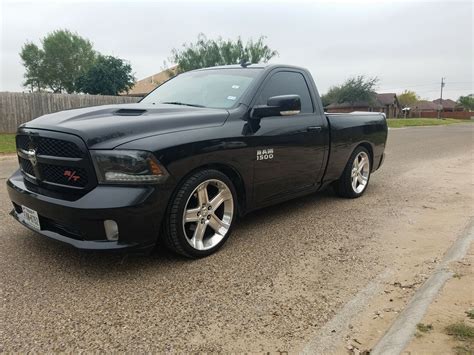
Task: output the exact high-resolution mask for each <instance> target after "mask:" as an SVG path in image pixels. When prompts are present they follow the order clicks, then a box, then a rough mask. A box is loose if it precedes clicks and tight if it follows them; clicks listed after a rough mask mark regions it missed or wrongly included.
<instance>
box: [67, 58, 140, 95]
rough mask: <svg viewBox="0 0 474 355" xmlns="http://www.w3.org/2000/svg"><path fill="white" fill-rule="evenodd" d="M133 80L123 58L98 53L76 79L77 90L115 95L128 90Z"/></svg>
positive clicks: (130, 70)
mask: <svg viewBox="0 0 474 355" xmlns="http://www.w3.org/2000/svg"><path fill="white" fill-rule="evenodd" d="M134 82H135V78H134V76H133V74H132V67H131V65H130V64H128V63H126V62H125V61H124V60H122V59H120V58H116V57H112V56H103V55H99V56H98V58H97V59H96V61H95V62H94V64H92V66H91V67H90V68H89V69H88V70H87V71H86V72H85V73H84V74H82V75H81V76H80V77H79V78H78V80H77V86H76V88H77V91H80V92H84V93H86V94H93V95H97V94H99V95H117V94H119V93H120V92H123V91H127V92H128V90H130V88H131V87H132V86H133V84H134Z"/></svg>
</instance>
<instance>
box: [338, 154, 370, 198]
mask: <svg viewBox="0 0 474 355" xmlns="http://www.w3.org/2000/svg"><path fill="white" fill-rule="evenodd" d="M361 153H365V154H366V156H367V157H368V164H369V167H368V176H367V183H366V184H365V186H364V187H363V189H362V191H356V190H354V188H353V185H352V175H351V174H352V169H353V167H354V160H355V158H356V157H357V156H359V154H361ZM371 169H372V157H371V155H370V153H369V151H368V150H367V149H365V148H364V147H362V146H359V147H357V148H356V149H355V150H354V151H353V152H352V154H351V156H350V158H349V160H348V162H347V164H346V166H345V168H344V171H343V172H342V175H341V177H340V178H339V180H338V181H336V182H335V183H334V190H335V191H336V193H337V194H338V195H339V196H341V197H345V198H357V197H360V196H362V195H363V194H364V192H365V191H366V190H367V187H368V185H369V181H370V175H371Z"/></svg>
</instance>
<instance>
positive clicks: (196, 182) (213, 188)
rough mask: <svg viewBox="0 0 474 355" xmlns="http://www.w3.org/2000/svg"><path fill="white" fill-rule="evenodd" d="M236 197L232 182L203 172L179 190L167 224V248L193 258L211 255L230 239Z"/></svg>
mask: <svg viewBox="0 0 474 355" xmlns="http://www.w3.org/2000/svg"><path fill="white" fill-rule="evenodd" d="M235 201H236V194H235V189H234V186H233V185H232V182H231V181H230V179H229V178H228V177H227V176H226V175H224V174H222V173H221V172H220V171H217V170H202V171H199V172H197V173H195V174H193V175H192V176H190V177H189V178H188V179H187V180H186V181H185V182H184V183H183V184H182V185H181V187H180V188H179V189H178V192H177V193H176V195H175V198H174V200H173V201H172V203H171V207H170V209H169V213H168V216H167V217H168V218H167V221H166V229H167V230H166V233H165V234H166V236H165V242H166V245H167V246H168V247H169V248H170V249H171V250H173V251H175V252H177V253H179V254H181V255H184V256H187V257H192V258H198V257H203V256H207V255H210V254H212V253H214V252H215V251H216V250H217V249H219V248H220V247H221V246H222V245H223V244H224V243H225V241H226V240H227V238H228V237H229V235H230V232H231V227H232V225H233V222H234V218H235V211H236V203H235Z"/></svg>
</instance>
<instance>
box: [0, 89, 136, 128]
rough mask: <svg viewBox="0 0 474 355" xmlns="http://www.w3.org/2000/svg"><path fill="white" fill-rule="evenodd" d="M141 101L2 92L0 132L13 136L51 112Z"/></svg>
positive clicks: (123, 97) (114, 97) (119, 98)
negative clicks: (20, 127) (23, 127)
mask: <svg viewBox="0 0 474 355" xmlns="http://www.w3.org/2000/svg"><path fill="white" fill-rule="evenodd" d="M138 100H140V98H139V97H128V96H102V95H75V94H51V93H18V92H0V133H14V132H16V129H17V127H18V126H19V125H20V124H22V123H25V122H28V121H31V120H32V119H34V118H36V117H39V116H42V115H46V114H48V113H53V112H58V111H62V110H68V109H72V108H80V107H89V106H98V105H108V104H126V103H133V102H138Z"/></svg>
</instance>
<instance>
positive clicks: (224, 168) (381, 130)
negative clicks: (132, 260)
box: [7, 64, 387, 257]
mask: <svg viewBox="0 0 474 355" xmlns="http://www.w3.org/2000/svg"><path fill="white" fill-rule="evenodd" d="M386 139H387V123H386V120H385V116H384V114H382V113H368V112H366V113H350V114H326V113H325V112H324V110H323V107H322V104H321V100H320V97H319V94H318V91H317V89H316V86H315V84H314V81H313V79H312V77H311V75H310V73H309V72H308V71H307V70H305V69H302V68H299V67H294V66H287V65H267V66H261V65H245V64H242V65H234V66H223V67H213V68H208V69H201V70H195V71H191V72H187V73H184V74H181V75H178V76H177V77H175V78H173V79H171V80H169V81H167V82H166V83H164V84H162V85H161V86H159V87H158V88H157V89H155V90H154V91H153V92H152V93H150V94H149V95H148V96H147V97H145V98H144V99H143V100H142V101H141V102H140V103H137V104H126V105H108V106H99V107H89V108H82V109H76V110H69V111H62V112H58V113H53V114H49V115H45V116H42V117H39V118H37V119H35V120H33V121H31V122H28V123H27V124H24V125H22V126H20V127H19V129H18V132H17V136H16V145H17V152H18V159H19V165H20V169H19V170H18V171H17V172H15V173H14V174H13V175H12V176H11V177H10V179H9V180H8V181H7V186H8V193H9V196H10V199H11V200H12V202H13V207H14V208H13V210H12V212H11V214H12V216H13V217H15V218H16V219H17V220H18V221H19V222H20V223H22V224H23V225H25V226H26V227H28V228H30V229H32V230H34V231H36V232H38V233H40V234H42V235H45V236H47V237H50V238H52V239H56V240H59V241H62V242H66V243H69V244H71V245H73V246H75V247H78V248H81V249H95V250H122V249H125V250H140V251H144V250H150V249H152V248H153V247H154V246H155V245H156V244H157V243H160V242H163V244H164V245H166V246H167V247H168V248H170V249H171V250H173V251H175V252H177V253H180V254H182V255H185V256H188V257H202V256H206V255H209V254H211V253H213V252H215V251H216V250H217V249H218V248H220V247H221V246H222V245H223V244H224V242H225V241H226V240H227V238H228V237H229V234H230V232H231V229H232V226H233V225H234V222H235V219H236V217H238V216H243V215H245V214H246V213H249V212H251V211H253V210H255V209H257V208H261V207H264V206H268V205H272V204H275V203H278V202H282V201H286V200H289V199H292V198H295V197H298V196H301V195H305V194H309V193H312V192H315V191H318V190H321V189H323V188H325V187H327V186H328V185H333V186H334V188H335V190H336V192H337V193H338V194H339V195H341V196H344V197H348V198H355V197H359V196H361V195H362V194H363V193H364V191H365V190H366V188H367V185H368V183H369V179H370V174H371V173H372V172H374V171H375V170H377V169H378V168H379V167H380V166H381V165H382V162H383V159H384V149H385V143H386Z"/></svg>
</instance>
